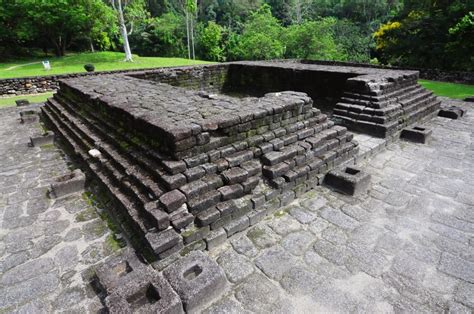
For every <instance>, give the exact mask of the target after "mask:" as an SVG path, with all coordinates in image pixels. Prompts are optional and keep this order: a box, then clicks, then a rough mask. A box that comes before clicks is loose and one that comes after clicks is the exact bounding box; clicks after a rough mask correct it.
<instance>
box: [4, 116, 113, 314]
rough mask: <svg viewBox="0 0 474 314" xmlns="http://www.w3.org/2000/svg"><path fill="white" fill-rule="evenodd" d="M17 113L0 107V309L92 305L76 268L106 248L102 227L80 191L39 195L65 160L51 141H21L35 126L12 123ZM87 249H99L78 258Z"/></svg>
mask: <svg viewBox="0 0 474 314" xmlns="http://www.w3.org/2000/svg"><path fill="white" fill-rule="evenodd" d="M22 110H24V108H22ZM18 111H19V110H18V109H17V108H8V109H2V110H0V143H1V144H0V160H1V163H0V312H2V313H5V312H21V313H47V312H61V311H67V312H74V313H75V312H77V313H84V312H88V311H90V309H92V308H98V309H100V308H101V307H102V306H101V304H100V300H99V298H98V297H97V296H96V295H95V294H93V293H92V294H91V293H90V291H88V290H90V287H89V288H88V287H87V286H86V284H85V283H84V282H83V279H82V275H81V274H82V272H84V271H85V270H87V269H88V268H89V267H91V266H93V265H94V264H95V263H96V262H98V261H100V260H101V259H103V258H104V257H105V256H107V255H109V254H111V253H112V250H111V248H109V247H108V246H107V244H106V241H105V240H106V238H107V236H109V235H110V231H109V230H108V228H107V227H106V226H105V225H104V224H105V223H104V222H103V221H102V220H101V219H100V218H99V216H98V215H97V214H96V213H95V212H96V208H95V207H94V206H93V205H91V204H90V202H87V201H86V200H85V199H84V198H83V196H82V195H81V194H73V195H71V196H68V197H65V198H62V199H57V200H52V199H49V198H48V197H47V196H46V191H47V188H48V186H49V184H50V183H51V182H52V178H54V177H56V176H60V175H63V174H66V173H68V172H69V171H70V169H69V165H68V163H67V162H66V160H65V159H64V158H63V157H62V154H61V153H60V151H59V150H58V149H57V148H56V147H55V146H53V145H47V146H43V147H41V148H40V147H28V146H27V143H28V141H29V136H32V135H34V134H41V132H42V130H41V126H40V124H20V123H19V121H18V120H17V119H18V117H19V115H18ZM81 213H82V214H81ZM91 248H97V250H98V251H100V253H101V254H100V255H99V254H96V255H95V256H94V257H95V258H94V259H92V258H90V259H88V258H86V257H85V254H84V252H90V250H91ZM98 257H100V259H98Z"/></svg>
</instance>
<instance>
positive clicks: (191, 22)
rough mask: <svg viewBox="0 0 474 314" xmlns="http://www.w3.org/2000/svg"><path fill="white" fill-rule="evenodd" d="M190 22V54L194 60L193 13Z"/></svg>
mask: <svg viewBox="0 0 474 314" xmlns="http://www.w3.org/2000/svg"><path fill="white" fill-rule="evenodd" d="M190 24H191V48H192V55H193V60H194V59H196V55H195V53H194V16H193V15H191V19H190Z"/></svg>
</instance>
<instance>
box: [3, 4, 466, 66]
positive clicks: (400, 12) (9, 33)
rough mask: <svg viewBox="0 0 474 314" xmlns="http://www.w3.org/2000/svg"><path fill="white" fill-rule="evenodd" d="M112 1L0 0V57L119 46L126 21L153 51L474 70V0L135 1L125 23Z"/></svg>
mask: <svg viewBox="0 0 474 314" xmlns="http://www.w3.org/2000/svg"><path fill="white" fill-rule="evenodd" d="M121 1H124V0H121ZM110 3H111V1H110V0H16V1H11V0H0V26H1V27H2V30H3V31H2V32H0V58H6V57H8V55H18V54H21V53H29V52H30V51H32V50H34V49H41V50H43V51H44V52H48V51H52V52H54V53H55V54H56V55H58V56H61V55H64V53H65V52H66V50H73V51H84V50H94V49H97V50H119V49H122V48H123V43H124V42H123V38H124V31H123V30H122V29H126V34H127V37H128V41H129V43H130V48H131V50H132V51H133V52H134V53H138V54H140V55H145V56H168V57H173V56H176V57H191V58H192V57H194V56H195V57H196V58H200V59H205V60H211V61H232V60H242V59H274V58H305V59H326V60H342V61H355V62H380V63H383V64H391V65H399V66H422V67H433V68H442V69H448V70H470V71H472V70H473V69H474V66H473V64H474V60H473V58H474V57H473V53H472V51H474V46H473V45H474V38H473V36H474V35H473V34H474V26H473V25H474V2H473V1H472V0H453V1H448V0H442V1H431V0H421V1H420V0H417V1H415V0H176V1H171V0H127V1H126V3H127V6H126V7H125V9H124V12H123V13H124V14H123V15H124V21H123V23H122V24H120V23H119V20H120V18H119V19H118V18H117V14H116V12H114V10H113V8H112V6H111V5H110ZM121 25H122V26H121ZM123 25H126V26H125V28H124V27H123ZM119 30H120V32H119Z"/></svg>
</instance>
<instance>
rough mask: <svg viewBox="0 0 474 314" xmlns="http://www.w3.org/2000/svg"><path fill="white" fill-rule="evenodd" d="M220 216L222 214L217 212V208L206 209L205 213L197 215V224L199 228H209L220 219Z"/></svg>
mask: <svg viewBox="0 0 474 314" xmlns="http://www.w3.org/2000/svg"><path fill="white" fill-rule="evenodd" d="M220 216H221V214H220V212H219V211H218V210H217V208H215V207H212V208H209V209H206V210H205V211H203V212H202V213H199V215H197V217H196V224H197V225H198V226H199V227H203V226H208V225H210V224H212V223H213V222H214V221H216V220H217V219H219V217H220Z"/></svg>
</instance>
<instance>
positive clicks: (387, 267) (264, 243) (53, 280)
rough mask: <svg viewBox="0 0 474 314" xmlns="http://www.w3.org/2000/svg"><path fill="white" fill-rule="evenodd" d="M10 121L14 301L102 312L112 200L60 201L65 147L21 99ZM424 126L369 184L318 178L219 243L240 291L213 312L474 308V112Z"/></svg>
mask: <svg viewBox="0 0 474 314" xmlns="http://www.w3.org/2000/svg"><path fill="white" fill-rule="evenodd" d="M443 102H444V103H445V105H448V104H450V105H457V106H463V107H464V108H466V109H472V108H469V107H468V104H467V103H462V102H457V101H449V100H446V99H443ZM0 126H1V128H0V143H1V145H0V158H1V160H2V162H1V166H0V189H1V193H0V223H1V228H0V311H2V312H18V313H38V312H68V313H69V312H78V313H84V312H90V313H95V312H97V311H98V310H99V309H100V308H102V306H103V304H102V303H101V302H100V300H99V298H98V297H97V296H96V295H95V293H94V292H93V291H92V290H91V287H90V286H89V285H88V281H86V280H84V279H83V277H84V276H81V273H83V272H84V271H85V270H87V269H88V268H89V267H90V266H92V265H96V264H97V263H100V262H101V261H102V260H103V258H104V257H106V256H107V255H109V254H112V250H111V249H110V247H108V245H107V243H108V241H106V239H107V237H108V235H109V234H110V231H108V229H107V228H106V227H104V226H103V222H102V220H101V219H100V218H98V216H97V214H95V212H94V211H91V210H90V209H95V210H97V211H98V212H101V213H102V210H101V209H99V208H94V207H91V204H90V202H86V201H85V200H84V198H83V196H82V195H80V194H76V195H71V196H70V197H67V198H65V199H62V200H59V201H52V200H50V199H48V198H47V197H46V188H47V186H48V184H49V183H50V181H51V178H52V177H55V176H57V175H61V174H64V173H67V172H68V171H69V168H68V163H67V162H66V161H65V160H64V156H63V155H62V154H61V153H60V151H59V150H57V149H56V148H54V147H52V146H44V147H42V148H32V147H28V146H27V145H26V144H27V142H28V139H29V136H30V135H33V134H38V133H40V132H41V131H40V129H39V126H38V125H35V124H25V125H22V124H19V122H18V110H17V109H15V108H14V109H2V110H1V111H0ZM424 126H426V127H428V128H431V129H432V130H433V140H432V142H431V143H429V144H427V145H420V144H412V143H408V142H396V143H392V144H389V145H388V146H387V148H386V150H384V151H382V152H381V153H379V154H378V155H376V156H375V157H373V158H371V159H369V160H366V161H363V162H362V163H361V164H360V166H362V167H364V168H365V169H366V170H367V171H368V172H369V173H370V174H371V175H372V178H373V186H372V188H371V189H370V190H369V193H368V195H364V196H362V197H359V198H350V197H346V196H343V195H341V194H338V193H335V192H332V191H331V190H328V189H326V188H324V187H318V188H316V189H315V190H314V191H312V192H309V193H307V194H304V195H303V196H301V197H300V198H299V199H298V200H297V201H295V202H293V203H292V204H290V205H289V206H286V207H283V208H281V210H279V211H277V212H276V213H275V214H274V215H272V216H270V217H268V218H267V219H265V220H263V221H261V222H260V223H258V224H256V225H255V226H253V227H252V228H250V229H248V230H247V231H246V232H244V233H240V234H236V235H234V236H233V237H232V238H231V239H230V241H229V243H227V244H225V245H223V246H222V247H220V248H219V249H218V250H215V251H213V252H212V253H211V256H212V258H214V259H215V260H216V261H217V262H218V264H219V265H220V267H221V268H222V269H223V270H224V272H225V274H226V278H227V281H228V282H227V287H228V288H227V289H226V290H225V291H224V292H223V296H222V297H221V298H220V299H219V300H217V301H216V302H214V303H213V304H211V305H209V306H207V308H206V309H205V310H204V311H203V312H206V313H222V312H227V313H229V312H238V313H246V312H285V313H289V312H290V313H301V312H305V311H306V312H308V311H311V312H314V311H326V312H328V311H329V312H348V311H365V312H382V311H383V312H400V311H402V312H430V313H432V312H440V313H441V312H450V313H472V311H473V310H474V303H473V300H474V273H473V269H474V258H473V256H474V245H473V244H474V243H473V236H474V216H473V210H472V208H473V206H474V199H473V196H472V186H473V185H474V181H473V177H472V175H471V172H472V169H473V166H474V132H473V130H474V118H473V116H472V115H471V114H470V113H468V115H467V116H464V117H463V118H462V119H461V120H449V119H445V118H439V117H438V118H434V119H433V120H431V121H430V122H428V123H426V124H425V125H424Z"/></svg>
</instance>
